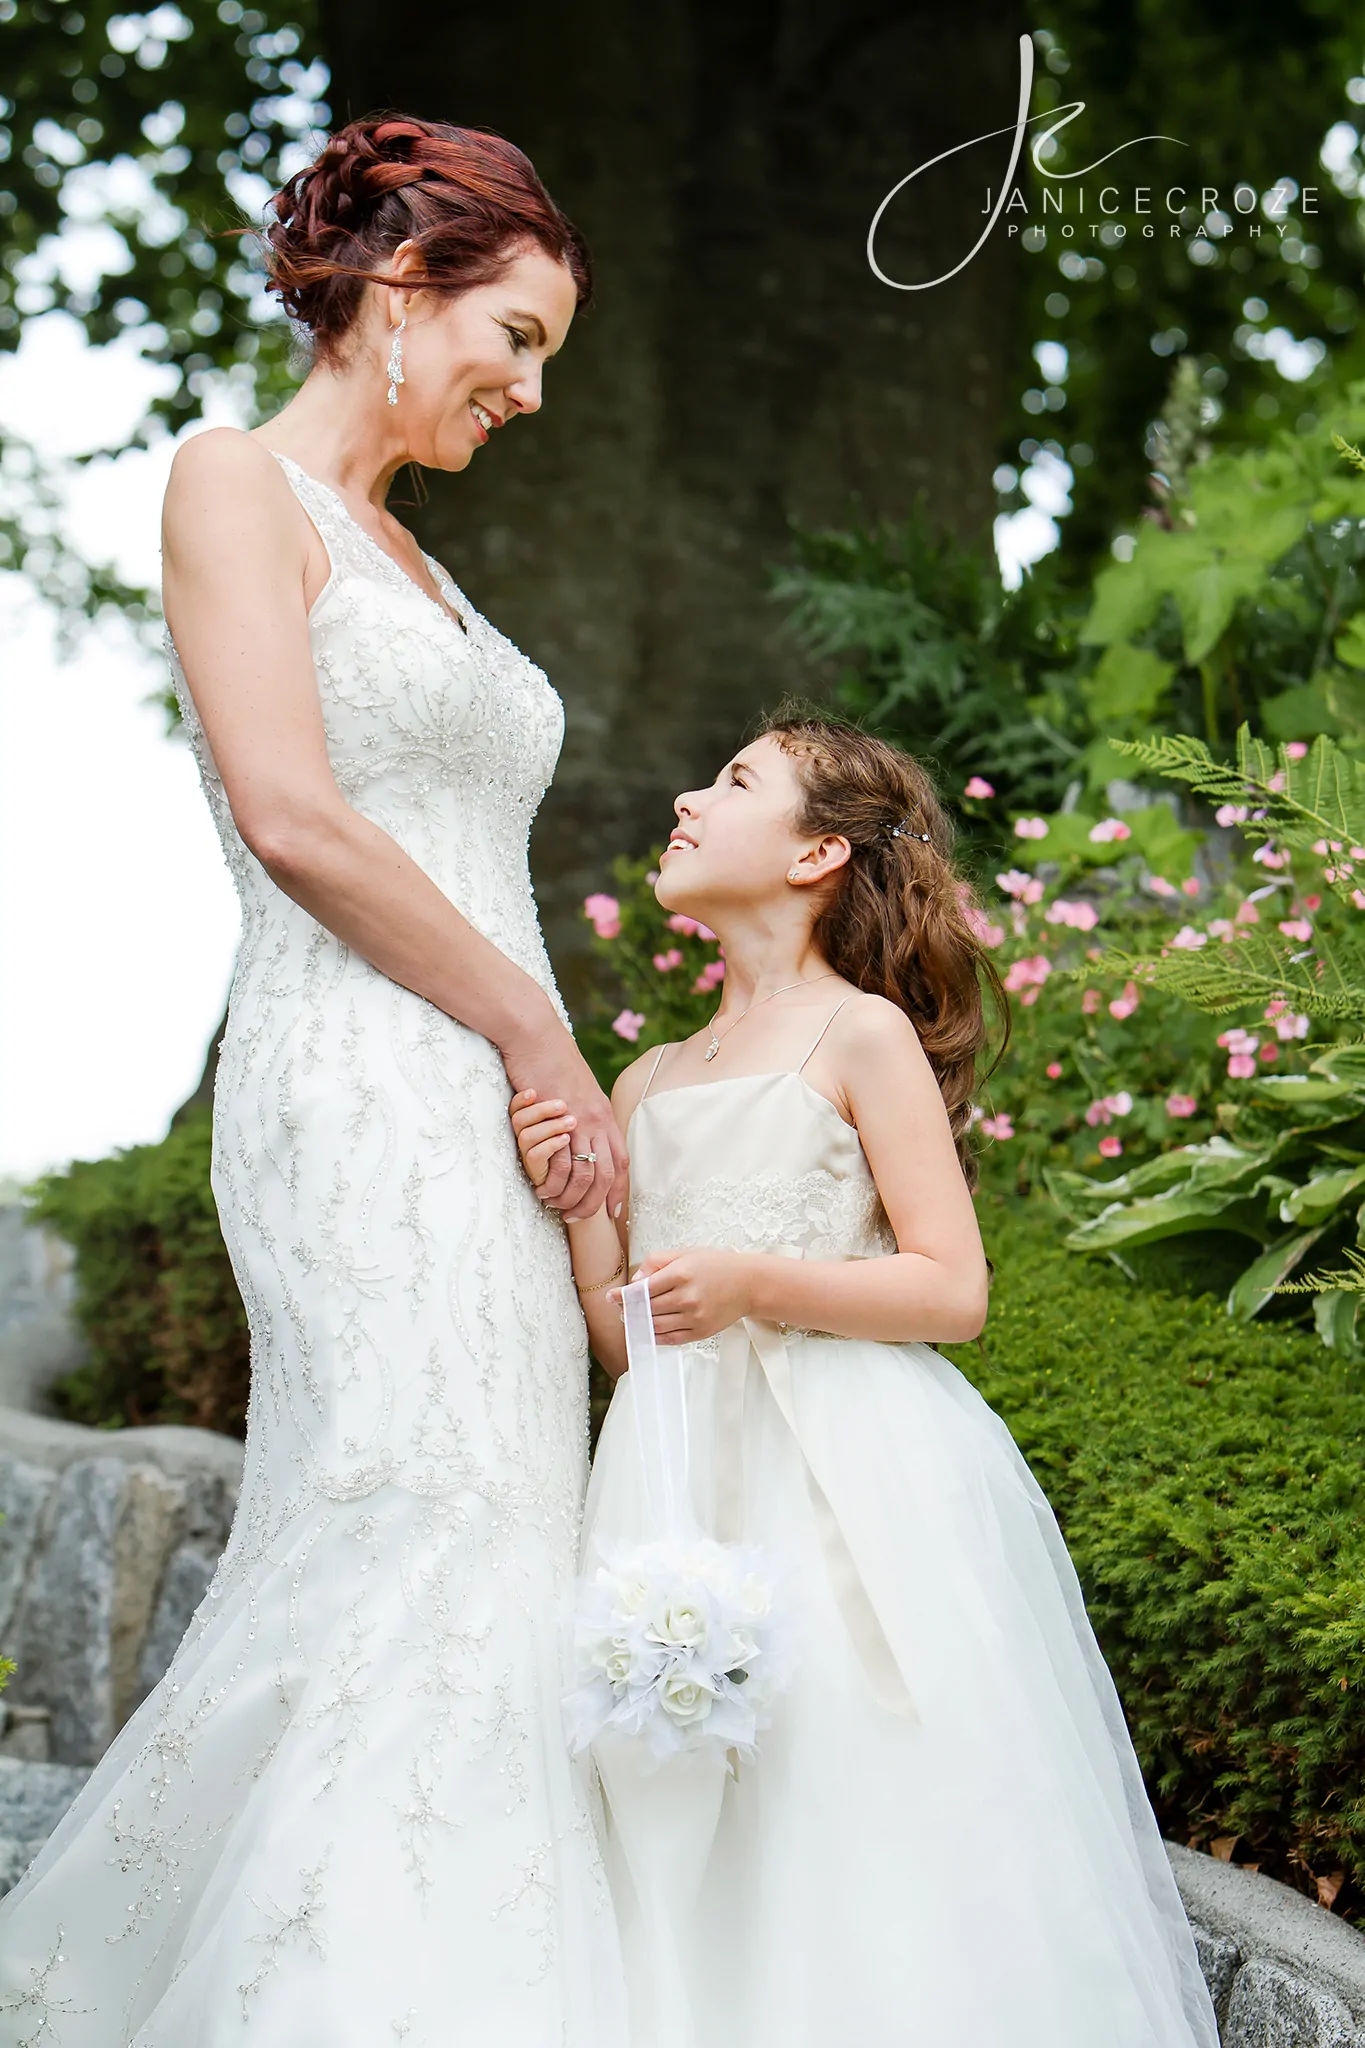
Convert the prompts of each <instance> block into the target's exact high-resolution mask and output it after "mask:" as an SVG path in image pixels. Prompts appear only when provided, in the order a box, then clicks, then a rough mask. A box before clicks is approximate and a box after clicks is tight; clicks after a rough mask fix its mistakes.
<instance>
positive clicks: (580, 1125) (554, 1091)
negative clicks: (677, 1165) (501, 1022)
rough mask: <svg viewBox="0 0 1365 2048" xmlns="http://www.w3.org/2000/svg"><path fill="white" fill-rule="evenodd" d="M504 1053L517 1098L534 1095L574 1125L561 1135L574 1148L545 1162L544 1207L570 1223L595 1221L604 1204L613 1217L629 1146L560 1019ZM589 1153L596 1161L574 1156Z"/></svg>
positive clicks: (563, 1148) (623, 1186)
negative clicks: (558, 1109)
mask: <svg viewBox="0 0 1365 2048" xmlns="http://www.w3.org/2000/svg"><path fill="white" fill-rule="evenodd" d="M501 1050H502V1058H503V1065H504V1066H505V1067H506V1069H507V1078H508V1080H509V1081H510V1082H511V1083H512V1087H513V1089H514V1090H515V1091H516V1095H517V1097H518V1098H520V1097H521V1096H523V1095H524V1094H526V1093H527V1092H528V1091H530V1090H532V1089H534V1091H535V1095H536V1097H537V1099H538V1100H539V1102H540V1104H541V1105H542V1107H543V1106H544V1104H545V1103H547V1102H551V1101H554V1102H557V1103H558V1105H559V1108H560V1112H561V1115H562V1117H564V1118H572V1119H573V1121H572V1123H565V1124H564V1125H563V1127H562V1133H561V1134H562V1135H567V1136H571V1137H572V1143H571V1144H567V1145H562V1146H559V1147H558V1148H556V1150H555V1151H554V1152H553V1153H552V1154H551V1155H550V1156H549V1157H548V1159H547V1160H546V1162H545V1164H546V1168H547V1170H546V1173H545V1176H544V1178H543V1179H542V1180H541V1181H540V1182H539V1184H538V1185H537V1187H536V1193H537V1195H538V1196H539V1197H540V1199H541V1201H542V1202H545V1203H546V1204H548V1206H549V1207H550V1208H552V1209H558V1210H559V1211H560V1213H561V1214H562V1215H563V1217H564V1219H565V1221H566V1222H569V1223H582V1222H583V1221H585V1219H586V1218H587V1217H589V1216H593V1215H595V1214H596V1213H597V1211H598V1210H599V1209H600V1208H601V1206H602V1204H603V1202H605V1203H606V1204H607V1207H608V1212H609V1213H610V1214H611V1215H612V1216H615V1215H616V1214H617V1213H618V1211H619V1209H620V1206H621V1204H622V1203H623V1202H624V1200H625V1193H626V1173H627V1164H628V1162H627V1157H626V1141H625V1139H624V1138H623V1137H622V1136H621V1133H620V1131H619V1130H618V1129H617V1127H616V1118H615V1117H614V1116H613V1115H612V1110H611V1104H610V1103H609V1102H608V1100H607V1098H606V1096H605V1095H604V1094H603V1093H602V1090H601V1089H600V1088H599V1087H598V1085H597V1083H596V1081H595V1080H594V1079H593V1075H592V1069H591V1068H590V1067H589V1065H588V1063H587V1061H586V1060H585V1059H584V1057H583V1055H582V1053H581V1052H580V1051H579V1050H578V1047H577V1046H576V1045H575V1044H574V1042H573V1039H572V1037H571V1036H570V1034H569V1032H568V1031H566V1030H565V1028H564V1026H563V1025H562V1024H561V1023H560V1022H559V1019H558V1018H557V1017H556V1018H554V1019H553V1020H552V1023H551V1025H550V1026H549V1027H548V1028H547V1029H546V1030H545V1031H543V1032H540V1033H537V1034H536V1035H535V1036H534V1037H533V1038H530V1039H528V1040H527V1042H526V1043H525V1044H518V1045H517V1046H515V1047H509V1046H506V1045H504V1046H503V1047H502V1049H501ZM589 1153H595V1154H596V1155H597V1156H596V1158H595V1159H590V1158H587V1157H579V1156H576V1155H580V1154H589Z"/></svg>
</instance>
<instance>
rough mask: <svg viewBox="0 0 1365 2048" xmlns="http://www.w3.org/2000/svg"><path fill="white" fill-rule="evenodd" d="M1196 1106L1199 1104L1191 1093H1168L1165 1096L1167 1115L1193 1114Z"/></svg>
mask: <svg viewBox="0 0 1365 2048" xmlns="http://www.w3.org/2000/svg"><path fill="white" fill-rule="evenodd" d="M1198 1108H1199V1104H1198V1103H1197V1102H1196V1101H1195V1099H1194V1097H1193V1096H1192V1095H1168V1096H1167V1097H1166V1114H1167V1116H1193V1115H1194V1114H1195V1111H1196V1110H1197V1109H1198Z"/></svg>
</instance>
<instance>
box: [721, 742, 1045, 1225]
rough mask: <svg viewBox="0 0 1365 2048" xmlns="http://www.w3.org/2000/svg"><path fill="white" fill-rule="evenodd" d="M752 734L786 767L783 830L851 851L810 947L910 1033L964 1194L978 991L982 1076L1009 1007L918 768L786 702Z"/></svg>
mask: <svg viewBox="0 0 1365 2048" xmlns="http://www.w3.org/2000/svg"><path fill="white" fill-rule="evenodd" d="M764 735H766V736H767V737H768V738H771V739H774V740H776V742H777V744H778V745H779V746H780V747H781V749H782V751H783V753H785V754H787V755H788V756H789V757H790V759H791V760H792V762H793V763H794V765H795V768H796V773H797V779H798V781H799V784H800V788H801V802H800V806H799V808H798V811H797V817H796V829H797V831H798V832H801V833H810V834H811V835H812V836H814V835H816V834H818V833H822V832H837V833H840V834H842V836H843V837H844V838H845V839H847V840H848V842H849V845H850V847H851V848H852V852H851V854H850V856H849V859H848V862H847V863H846V865H845V866H844V867H843V868H841V869H840V870H839V872H838V874H837V875H836V876H835V878H834V882H833V886H832V887H831V888H830V891H829V893H828V895H827V896H826V898H825V900H824V901H823V902H822V903H821V905H820V908H819V909H818V911H817V913H816V917H815V923H814V926H813V928H812V932H811V938H812V941H813V943H814V944H815V945H816V946H817V947H818V948H819V950H820V952H821V954H822V955H823V957H824V958H825V959H826V960H828V962H829V964H830V966H831V967H832V968H833V969H834V971H835V972H836V974H841V975H843V977H844V979H845V980H846V981H850V982H852V983H853V985H854V987H855V988H860V989H864V990H866V991H867V992H868V993H869V994H872V995H879V996H885V997H886V998H887V1000H888V1001H890V1002H893V1003H895V1004H896V1005H897V1006H898V1007H899V1008H900V1009H902V1010H904V1011H905V1013H906V1015H907V1016H908V1017H909V1018H910V1020H911V1022H912V1023H913V1024H914V1026H915V1030H916V1031H917V1033H918V1034H919V1040H920V1044H921V1045H922V1046H923V1047H924V1050H925V1053H926V1054H927V1056H928V1059H929V1064H930V1066H931V1067H932V1068H933V1070H934V1076H935V1078H936V1080H937V1081H938V1085H939V1090H940V1093H941V1094H942V1096H943V1101H944V1105H945V1107H946V1109H947V1111H948V1123H949V1127H950V1129H951V1130H952V1134H953V1142H954V1144H955V1145H956V1146H957V1153H958V1158H959V1160H960V1161H961V1163H962V1172H963V1177H964V1178H965V1180H966V1182H967V1186H968V1187H969V1188H971V1189H975V1188H976V1186H977V1182H978V1166H977V1158H976V1151H975V1148H974V1147H973V1145H972V1143H971V1132H972V1126H973V1123H974V1121H975V1118H974V1115H973V1106H972V1094H973V1090H974V1089H975V1087H976V1083H977V1079H978V1073H977V1068H978V1060H979V1057H980V1055H981V1053H982V1052H983V1051H984V1050H985V1049H986V1048H987V1046H988V1045H989V1043H990V1030H989V1028H988V1023H987V1010H986V1001H985V992H988V993H989V996H990V999H991V1006H992V1008H993V1009H994V1011H995V1013H996V1016H997V1017H998V1018H999V1019H1000V1021H1001V1026H1002V1033H1001V1038H1000V1045H999V1049H998V1051H997V1052H996V1055H995V1058H994V1059H993V1060H992V1061H991V1064H990V1066H989V1067H988V1068H987V1069H986V1072H987V1073H991V1072H993V1071H994V1069H995V1067H996V1066H997V1065H998V1064H999V1062H1000V1059H1001V1057H1002V1056H1003V1054H1004V1051H1005V1047H1006V1045H1007V1044H1008V1043H1009V1035H1010V1005H1009V997H1008V995H1007V994H1006V992H1005V985H1004V983H1003V982H1002V980H1001V979H1000V975H999V972H998V970H997V968H996V966H995V963H994V961H993V960H992V959H991V956H990V952H989V949H988V948H987V946H986V945H985V943H984V940H983V939H982V937H981V935H980V934H981V929H982V927H983V926H984V924H985V921H986V920H985V913H984V911H983V910H982V908H981V905H980V904H979V903H978V902H977V900H976V897H975V893H974V891H973V889H972V885H971V883H970V882H969V881H968V880H967V879H966V877H965V876H963V875H962V874H960V873H959V871H958V869H957V868H956V866H955V865H954V860H953V847H954V840H955V833H954V828H953V824H952V821H951V819H950V818H949V816H948V813H947V812H946V811H945V809H944V808H943V805H942V804H941V803H940V802H939V799H938V795H937V792H936V791H935V789H934V785H933V783H932V781H931V780H930V777H929V775H928V773H927V772H926V770H925V769H924V768H923V767H922V766H921V764H920V763H919V762H918V761H916V760H915V759H914V757H913V756H912V755H910V754H907V753H904V752H902V750H901V749H900V748H899V747H895V746H892V745H891V744H890V742H889V741H887V740H883V739H878V738H876V737H875V736H874V735H873V734H872V733H867V732H864V731H862V730H861V728H860V727H858V726H855V725H852V724H849V723H847V722H845V721H843V720H840V719H835V718H830V717H828V716H826V715H825V714H823V713H822V712H819V711H817V710H813V709H810V708H808V707H806V706H803V705H794V704H790V703H787V704H783V705H781V706H779V708H778V710H777V711H776V712H775V713H774V715H773V716H772V717H771V718H769V719H765V720H764V721H763V723H762V726H761V728H760V737H762V736H764ZM981 1078H983V1079H984V1078H985V1076H984V1075H983V1076H982V1077H981Z"/></svg>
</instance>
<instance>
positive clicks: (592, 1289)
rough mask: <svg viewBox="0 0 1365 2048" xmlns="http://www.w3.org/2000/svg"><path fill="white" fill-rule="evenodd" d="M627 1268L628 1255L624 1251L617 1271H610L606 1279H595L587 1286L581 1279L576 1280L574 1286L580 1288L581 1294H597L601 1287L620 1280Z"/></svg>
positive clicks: (609, 1285)
mask: <svg viewBox="0 0 1365 2048" xmlns="http://www.w3.org/2000/svg"><path fill="white" fill-rule="evenodd" d="M625 1270H626V1255H625V1253H624V1252H622V1254H621V1261H620V1264H619V1265H618V1266H617V1268H616V1271H615V1272H614V1273H608V1275H607V1277H606V1279H605V1280H593V1281H591V1282H590V1283H589V1285H588V1286H586V1287H584V1286H583V1284H582V1282H581V1281H578V1280H575V1281H574V1286H575V1287H576V1288H577V1289H578V1291H579V1293H580V1294H596V1293H597V1291H598V1289H599V1288H602V1287H611V1286H613V1285H614V1283H615V1282H616V1281H618V1280H620V1279H621V1278H622V1277H623V1276H624V1274H625Z"/></svg>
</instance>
